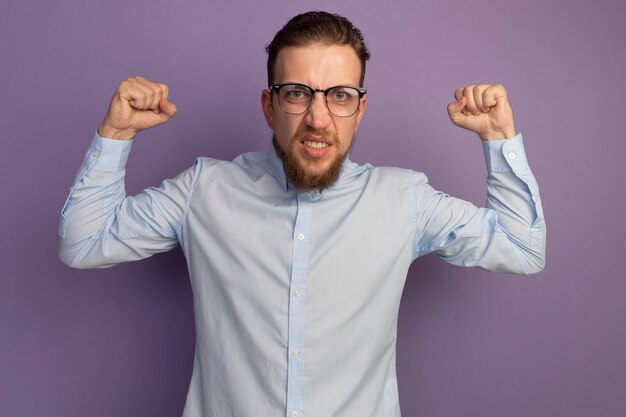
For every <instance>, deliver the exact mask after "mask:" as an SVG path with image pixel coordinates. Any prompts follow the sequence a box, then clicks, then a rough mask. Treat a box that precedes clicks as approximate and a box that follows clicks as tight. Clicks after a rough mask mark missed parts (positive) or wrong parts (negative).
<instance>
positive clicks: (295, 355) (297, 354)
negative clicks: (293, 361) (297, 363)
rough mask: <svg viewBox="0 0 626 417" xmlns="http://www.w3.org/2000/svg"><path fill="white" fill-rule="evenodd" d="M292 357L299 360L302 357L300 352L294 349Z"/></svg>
mask: <svg viewBox="0 0 626 417" xmlns="http://www.w3.org/2000/svg"><path fill="white" fill-rule="evenodd" d="M291 356H293V357H294V358H298V357H299V356H300V351H299V350H298V349H294V350H293V351H291Z"/></svg>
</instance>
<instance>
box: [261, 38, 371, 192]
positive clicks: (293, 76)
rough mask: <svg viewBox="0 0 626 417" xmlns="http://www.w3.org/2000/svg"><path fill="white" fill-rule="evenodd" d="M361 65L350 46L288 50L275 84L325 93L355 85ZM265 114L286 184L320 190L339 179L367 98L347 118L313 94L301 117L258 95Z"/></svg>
mask: <svg viewBox="0 0 626 417" xmlns="http://www.w3.org/2000/svg"><path fill="white" fill-rule="evenodd" d="M360 76H361V63H360V61H359V58H358V57H357V55H356V53H355V52H354V50H353V49H352V48H351V47H350V46H348V45H322V44H319V43H314V44H310V45H306V46H292V47H287V48H284V49H282V50H281V51H280V52H279V53H278V56H277V58H276V64H275V70H274V84H284V83H300V84H305V85H308V86H310V87H312V88H314V89H320V90H324V89H326V88H329V87H334V86H338V85H343V86H358V85H359V79H360ZM261 104H262V107H263V114H264V116H265V120H266V121H267V124H268V126H269V127H270V128H271V129H273V131H274V141H275V146H277V147H278V148H279V149H278V153H279V154H281V158H282V159H283V162H284V166H285V173H286V175H287V179H288V180H289V181H290V182H291V183H292V184H294V185H295V186H296V187H298V188H300V189H304V190H306V189H313V188H317V189H323V188H327V187H329V186H331V185H332V184H333V183H334V182H335V181H336V180H337V178H338V176H339V173H340V171H341V164H342V163H343V161H344V159H345V158H346V156H347V153H348V151H349V150H350V146H351V144H352V140H353V137H354V135H355V133H356V131H357V127H358V126H359V122H360V121H361V117H362V116H363V112H364V111H365V106H366V98H365V97H363V98H362V99H361V103H360V106H359V109H358V111H357V112H356V113H355V114H354V115H353V116H349V117H337V116H334V115H333V114H331V113H330V112H329V111H328V107H327V106H326V100H325V98H324V95H323V94H321V93H316V94H315V96H314V98H313V101H312V102H311V106H310V107H309V109H308V110H307V111H306V112H304V113H302V114H299V115H291V114H287V113H285V112H283V111H282V110H281V109H280V106H279V103H278V97H277V96H276V95H275V94H273V93H270V92H269V91H263V94H262V96H261Z"/></svg>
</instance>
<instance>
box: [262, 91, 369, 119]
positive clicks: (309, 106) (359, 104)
mask: <svg viewBox="0 0 626 417" xmlns="http://www.w3.org/2000/svg"><path fill="white" fill-rule="evenodd" d="M287 85H295V86H298V87H304V88H306V89H307V90H309V92H310V93H311V101H309V105H308V106H307V108H306V109H304V110H303V111H301V112H300V113H290V112H288V111H286V110H285V109H283V106H281V105H280V94H279V93H280V89H281V88H283V87H285V86H287ZM336 88H351V89H353V90H356V92H357V93H358V94H359V102H358V104H357V106H356V109H354V112H353V113H352V114H349V115H347V116H338V115H336V114H335V113H333V112H332V111H331V110H330V107H328V93H329V92H330V91H331V90H334V89H336ZM268 90H269V91H271V92H274V93H276V95H277V96H278V97H279V98H278V105H279V107H280V109H281V110H282V111H284V112H285V113H287V114H291V115H294V116H297V115H299V114H303V113H306V112H307V111H308V110H309V108H311V103H313V96H314V95H315V93H322V94H324V102H325V103H326V108H327V109H328V111H329V112H330V113H331V114H332V115H333V116H335V117H352V116H354V115H355V114H356V112H358V111H359V107H361V99H362V98H363V96H364V95H365V94H367V88H362V87H354V86H352V85H335V86H332V87H328V88H326V89H324V90H320V89H319V88H313V87H309V86H308V85H306V84H300V83H284V84H272V85H270V86H268Z"/></svg>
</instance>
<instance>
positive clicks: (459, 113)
mask: <svg viewBox="0 0 626 417" xmlns="http://www.w3.org/2000/svg"><path fill="white" fill-rule="evenodd" d="M466 100H467V99H466V98H465V97H461V98H460V99H458V100H457V101H453V102H452V103H450V104H448V116H449V117H450V120H452V123H454V124H459V122H460V121H461V120H463V118H464V117H465V115H464V114H463V109H464V108H465V104H466Z"/></svg>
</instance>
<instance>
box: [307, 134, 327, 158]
mask: <svg viewBox="0 0 626 417" xmlns="http://www.w3.org/2000/svg"><path fill="white" fill-rule="evenodd" d="M300 144H301V145H302V151H303V152H304V154H305V155H306V156H308V157H309V158H313V159H319V158H323V157H325V156H326V155H328V154H329V153H330V150H331V148H332V146H333V143H332V142H331V140H330V139H326V138H323V137H310V136H309V137H307V138H303V139H302V140H300Z"/></svg>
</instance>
